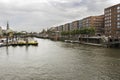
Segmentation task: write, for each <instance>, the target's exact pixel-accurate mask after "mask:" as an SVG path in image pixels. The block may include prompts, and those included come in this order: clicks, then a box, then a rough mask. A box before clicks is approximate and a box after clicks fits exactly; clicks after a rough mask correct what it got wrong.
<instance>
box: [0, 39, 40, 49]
mask: <svg viewBox="0 0 120 80" xmlns="http://www.w3.org/2000/svg"><path fill="white" fill-rule="evenodd" d="M29 45H32V46H38V42H37V41H36V40H34V39H31V38H21V39H17V40H13V41H8V42H6V41H3V42H0V47H5V46H29Z"/></svg>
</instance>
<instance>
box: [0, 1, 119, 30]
mask: <svg viewBox="0 0 120 80" xmlns="http://www.w3.org/2000/svg"><path fill="white" fill-rule="evenodd" d="M118 3H120V0H0V26H2V27H4V28H5V26H6V22H7V20H8V21H9V24H10V27H11V28H12V29H13V30H18V31H20V30H27V31H37V32H39V31H41V30H42V29H43V28H45V29H46V28H49V27H53V26H57V25H60V24H64V23H67V22H72V21H74V20H79V19H82V18H84V17H87V16H90V15H101V14H103V11H104V8H106V7H109V6H111V5H114V4H118Z"/></svg>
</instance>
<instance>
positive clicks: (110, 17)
mask: <svg viewBox="0 0 120 80" xmlns="http://www.w3.org/2000/svg"><path fill="white" fill-rule="evenodd" d="M104 14H105V35H106V36H111V37H120V4H117V5H114V6H111V7H108V8H106V9H105V10H104Z"/></svg>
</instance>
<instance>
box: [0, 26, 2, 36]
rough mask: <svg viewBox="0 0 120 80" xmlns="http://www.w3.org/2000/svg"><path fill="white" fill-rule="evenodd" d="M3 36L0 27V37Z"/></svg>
mask: <svg viewBox="0 0 120 80" xmlns="http://www.w3.org/2000/svg"><path fill="white" fill-rule="evenodd" d="M2 36H3V30H2V27H0V37H2Z"/></svg>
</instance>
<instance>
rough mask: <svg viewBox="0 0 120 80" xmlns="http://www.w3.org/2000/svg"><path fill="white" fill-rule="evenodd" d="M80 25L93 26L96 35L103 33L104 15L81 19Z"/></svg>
mask: <svg viewBox="0 0 120 80" xmlns="http://www.w3.org/2000/svg"><path fill="white" fill-rule="evenodd" d="M82 27H94V28H95V31H96V35H98V34H99V35H103V34H104V15H100V16H89V17H86V18H84V19H82Z"/></svg>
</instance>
